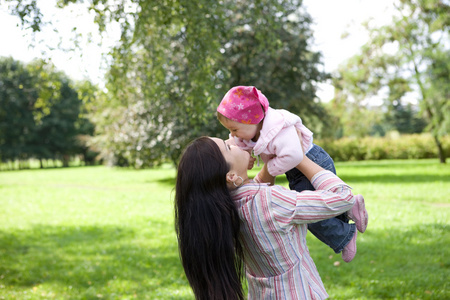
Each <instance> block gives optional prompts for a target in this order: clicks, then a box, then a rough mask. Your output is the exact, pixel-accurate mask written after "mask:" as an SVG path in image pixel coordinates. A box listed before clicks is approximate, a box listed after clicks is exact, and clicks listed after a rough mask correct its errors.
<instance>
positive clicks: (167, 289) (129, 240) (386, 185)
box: [0, 159, 450, 300]
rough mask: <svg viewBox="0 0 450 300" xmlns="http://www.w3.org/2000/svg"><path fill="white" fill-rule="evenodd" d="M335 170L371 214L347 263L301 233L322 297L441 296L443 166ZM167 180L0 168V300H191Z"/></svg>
mask: <svg viewBox="0 0 450 300" xmlns="http://www.w3.org/2000/svg"><path fill="white" fill-rule="evenodd" d="M336 166H337V172H338V174H339V175H340V176H341V177H342V178H343V179H344V180H345V182H347V183H348V184H349V185H350V186H352V188H353V191H354V192H355V193H361V194H363V195H364V197H365V199H366V206H367V209H368V210H369V214H370V221H369V226H368V229H367V231H366V232H365V233H364V234H359V235H358V253H357V255H356V258H355V260H354V261H352V262H351V263H349V264H346V263H344V262H343V261H342V259H341V257H340V254H334V252H333V251H332V250H331V249H329V248H328V247H327V246H325V245H324V244H323V243H321V242H320V241H318V240H317V239H316V238H315V237H314V236H312V235H310V234H308V236H307V239H308V240H307V243H308V248H309V250H310V253H311V255H312V256H313V259H314V262H315V264H316V266H317V269H318V271H319V274H320V275H321V277H322V280H323V282H324V285H325V287H326V289H327V291H328V293H329V294H330V297H331V299H419V298H420V299H448V298H449V297H450V294H449V289H448V283H447V281H448V280H447V278H449V276H450V273H449V268H448V262H449V261H448V250H447V249H448V247H447V246H448V244H449V243H450V236H449V234H448V232H449V222H448V220H449V205H450V203H449V200H448V190H449V184H450V182H449V180H448V179H449V178H450V169H449V168H448V167H447V166H445V165H440V164H439V163H438V162H437V160H436V159H433V160H384V161H364V162H346V163H337V164H336ZM256 171H257V170H253V171H252V174H253V175H255V174H256ZM277 182H278V183H281V184H283V185H286V184H287V182H286V181H285V180H284V179H283V178H282V177H281V176H280V177H279V178H277ZM174 183H175V171H174V169H173V168H166V167H164V168H159V169H151V170H139V171H136V170H130V169H123V168H122V169H119V168H107V167H103V166H97V167H82V168H68V169H48V170H24V171H20V172H18V171H9V172H0V195H1V197H0V207H2V209H1V210H0V253H1V255H0V298H4V299H34V300H37V299H39V300H40V299H42V300H44V299H59V300H66V299H67V300H69V299H71V300H77V299H79V300H81V299H83V300H84V299H111V300H112V299H123V300H125V299H149V300H150V299H151V300H166V299H179V300H181V299H186V300H188V299H193V295H192V292H191V289H190V287H189V285H188V282H187V280H186V277H185V276H184V272H183V269H182V266H181V263H180V260H179V256H178V250H177V241H176V236H175V232H174V227H173V196H174V195H173V186H174ZM336 262H337V263H339V264H337V263H336Z"/></svg>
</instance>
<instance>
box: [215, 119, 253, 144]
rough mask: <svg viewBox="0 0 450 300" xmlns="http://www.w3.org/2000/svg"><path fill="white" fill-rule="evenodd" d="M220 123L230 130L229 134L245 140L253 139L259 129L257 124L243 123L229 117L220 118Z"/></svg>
mask: <svg viewBox="0 0 450 300" xmlns="http://www.w3.org/2000/svg"><path fill="white" fill-rule="evenodd" d="M220 123H221V124H222V125H223V126H224V127H225V128H226V129H228V130H229V131H230V133H231V136H233V137H234V136H235V137H238V138H241V139H243V140H247V141H250V140H252V139H254V138H255V137H256V136H257V134H258V131H259V124H243V123H239V122H236V121H232V120H230V119H223V120H220Z"/></svg>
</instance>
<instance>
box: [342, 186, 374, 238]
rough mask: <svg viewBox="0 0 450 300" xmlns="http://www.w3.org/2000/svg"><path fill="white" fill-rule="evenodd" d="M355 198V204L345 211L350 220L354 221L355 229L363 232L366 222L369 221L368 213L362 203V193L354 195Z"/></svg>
mask: <svg viewBox="0 0 450 300" xmlns="http://www.w3.org/2000/svg"><path fill="white" fill-rule="evenodd" d="M355 198H356V199H355V205H353V207H352V209H351V210H349V211H348V212H347V215H348V217H349V219H350V220H352V221H353V222H355V225H356V229H358V231H359V232H361V233H363V232H364V231H366V228H367V224H368V223H369V214H368V213H367V210H366V205H365V204H364V197H363V196H362V195H356V196H355Z"/></svg>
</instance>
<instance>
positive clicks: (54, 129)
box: [0, 58, 89, 167]
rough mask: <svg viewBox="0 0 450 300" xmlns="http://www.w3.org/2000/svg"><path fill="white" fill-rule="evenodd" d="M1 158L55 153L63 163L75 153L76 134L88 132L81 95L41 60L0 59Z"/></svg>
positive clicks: (41, 158) (44, 157)
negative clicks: (81, 114)
mask: <svg viewBox="0 0 450 300" xmlns="http://www.w3.org/2000/svg"><path fill="white" fill-rule="evenodd" d="M0 87H1V89H0V158H1V160H2V161H14V160H22V161H23V160H27V159H29V158H37V159H39V160H41V167H42V160H43V159H58V160H61V161H62V162H63V165H64V166H68V162H69V158H70V156H73V155H75V154H78V153H80V148H79V146H78V141H77V136H78V135H80V134H89V131H88V130H86V127H89V121H88V120H86V119H84V120H83V119H81V118H80V116H79V114H80V109H81V107H82V106H81V104H82V102H81V100H80V99H79V97H78V92H77V91H76V90H75V89H74V88H73V87H72V86H71V82H70V81H69V80H68V78H67V77H66V76H65V75H64V74H62V73H59V72H56V71H55V70H54V66H52V65H48V64H46V63H45V62H43V61H34V62H32V63H29V64H27V65H24V64H23V63H21V62H18V61H15V60H13V59H12V58H2V59H0Z"/></svg>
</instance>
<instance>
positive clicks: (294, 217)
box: [232, 171, 355, 300]
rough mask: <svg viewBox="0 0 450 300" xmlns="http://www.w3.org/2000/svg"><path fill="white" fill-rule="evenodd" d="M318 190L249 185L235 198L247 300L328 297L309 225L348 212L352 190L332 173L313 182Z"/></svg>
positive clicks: (351, 199) (315, 178) (318, 175)
mask: <svg viewBox="0 0 450 300" xmlns="http://www.w3.org/2000/svg"><path fill="white" fill-rule="evenodd" d="M311 183H312V184H313V186H314V187H315V188H316V191H303V192H301V193H298V192H296V191H291V190H288V189H286V188H284V187H281V186H268V185H265V184H258V183H254V182H253V183H250V184H246V185H244V186H242V187H240V188H238V189H236V190H234V191H232V197H233V200H234V201H235V203H236V204H237V206H238V210H239V214H240V218H241V237H240V239H241V242H242V245H243V248H244V261H245V266H246V273H247V274H246V277H247V280H248V287H249V295H248V296H249V297H248V299H257V300H261V299H270V300H273V299H283V300H289V299H325V298H327V297H328V294H327V292H326V291H325V287H324V285H323V283H322V280H321V278H320V276H319V273H318V272H317V269H316V266H315V265H314V262H313V260H312V258H311V256H310V254H309V250H308V247H307V246H306V232H307V224H308V223H314V222H316V221H320V220H324V219H328V218H331V217H334V216H337V215H340V214H342V213H344V212H346V211H348V210H349V209H350V208H351V207H352V206H353V204H354V201H355V200H354V198H353V195H352V193H351V188H350V187H349V186H348V185H346V184H345V183H344V182H343V181H342V180H340V179H339V178H338V177H337V176H335V175H334V174H333V173H331V172H329V171H321V172H319V173H317V174H316V175H315V176H314V177H313V178H312V180H311Z"/></svg>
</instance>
